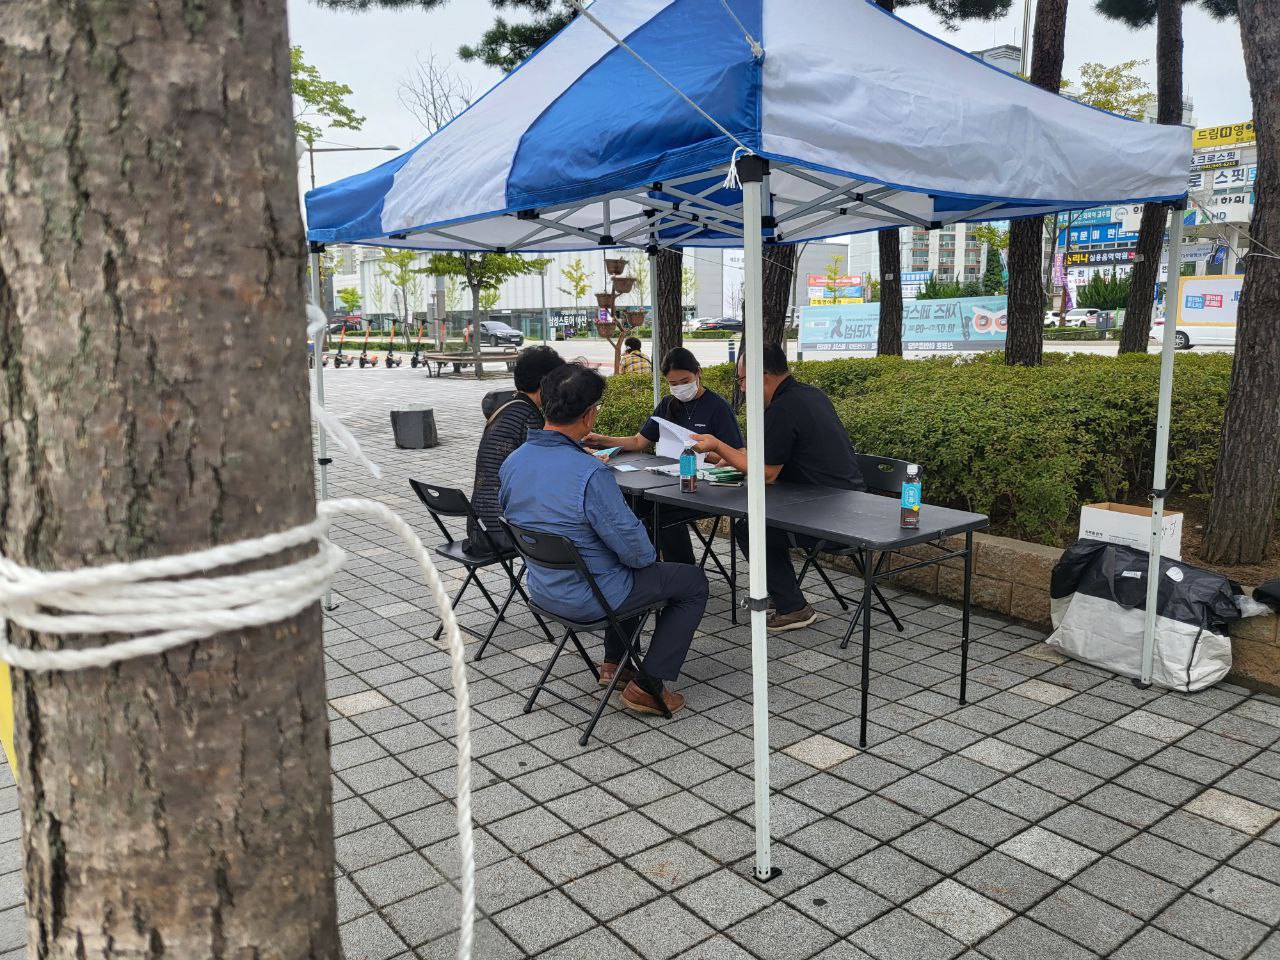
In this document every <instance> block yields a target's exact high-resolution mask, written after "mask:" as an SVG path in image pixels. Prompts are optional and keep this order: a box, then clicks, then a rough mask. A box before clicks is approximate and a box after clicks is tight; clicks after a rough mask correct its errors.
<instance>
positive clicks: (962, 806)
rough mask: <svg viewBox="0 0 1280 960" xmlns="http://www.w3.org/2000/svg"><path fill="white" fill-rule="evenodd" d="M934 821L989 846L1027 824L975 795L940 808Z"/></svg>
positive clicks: (1005, 838) (998, 842) (1018, 830)
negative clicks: (950, 805)
mask: <svg viewBox="0 0 1280 960" xmlns="http://www.w3.org/2000/svg"><path fill="white" fill-rule="evenodd" d="M1067 809H1071V808H1067ZM937 821H938V823H941V824H943V825H944V826H947V827H950V828H951V829H952V830H955V831H956V832H957V833H962V834H964V835H965V836H966V837H969V838H970V839H971V840H977V841H978V842H979V843H982V844H986V845H987V846H989V847H994V846H997V845H998V844H1000V843H1002V842H1004V841H1005V840H1008V839H1009V838H1010V837H1011V836H1013V835H1014V834H1015V833H1018V832H1020V831H1022V830H1025V829H1026V828H1027V827H1028V826H1030V824H1028V823H1027V821H1025V820H1023V819H1022V818H1021V817H1015V816H1014V815H1013V814H1011V813H1006V812H1005V811H1004V810H1001V809H1000V808H999V807H994V806H992V805H991V804H989V803H987V802H986V801H985V800H979V799H978V798H977V797H970V798H969V799H968V800H965V801H964V802H963V803H959V804H956V806H954V807H952V808H951V809H949V810H944V811H943V812H942V813H940V814H938V817H937Z"/></svg>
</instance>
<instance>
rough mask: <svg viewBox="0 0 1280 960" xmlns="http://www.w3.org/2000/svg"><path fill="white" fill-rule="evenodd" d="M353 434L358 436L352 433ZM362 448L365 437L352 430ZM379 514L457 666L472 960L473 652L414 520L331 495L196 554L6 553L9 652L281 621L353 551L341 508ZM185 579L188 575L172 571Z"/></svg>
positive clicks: (462, 957) (142, 643)
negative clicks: (57, 560)
mask: <svg viewBox="0 0 1280 960" xmlns="http://www.w3.org/2000/svg"><path fill="white" fill-rule="evenodd" d="M348 436H350V435H349V434H348ZM351 440H352V443H353V444H355V448H356V450H357V451H358V450H359V444H356V443H355V440H354V437H352V438H351ZM343 516H348V517H349V516H355V517H364V518H366V519H368V520H372V521H376V522H380V523H382V524H384V525H385V526H386V527H387V528H388V529H389V530H391V531H392V532H394V533H395V534H397V535H398V536H399V537H400V539H401V540H402V541H403V542H404V544H405V546H406V547H408V549H409V552H410V554H411V555H412V556H413V559H414V560H416V561H417V563H418V566H419V567H420V568H421V570H422V576H423V580H424V581H425V582H426V585H427V587H428V589H429V590H430V592H431V596H432V599H434V600H435V603H436V606H437V607H438V608H439V611H440V618H441V620H442V621H443V622H444V635H445V637H446V638H447V640H448V647H449V658H450V664H451V667H452V670H451V675H452V679H453V691H454V704H455V715H456V721H457V733H458V850H459V859H460V860H461V863H462V868H461V877H460V883H461V887H462V890H461V893H462V918H461V926H460V929H459V931H458V952H457V956H458V960H469V958H470V957H471V949H472V943H473V939H474V929H475V909H476V892H475V842H474V838H473V837H472V831H471V700H470V696H469V694H468V692H467V671H466V655H465V650H464V647H463V643H462V635H461V633H460V632H459V630H458V621H457V618H456V617H455V616H454V613H453V605H452V603H451V602H450V600H449V595H448V594H447V593H446V592H445V588H444V584H443V582H442V581H441V579H440V574H439V573H438V572H437V570H436V568H435V565H434V564H433V563H432V562H431V555H430V553H428V551H427V548H426V547H424V546H423V544H422V541H421V540H420V539H418V535H417V534H416V533H414V532H413V528H412V527H410V526H409V524H408V523H407V522H406V521H405V520H404V519H403V518H402V517H400V516H399V515H398V514H397V513H395V512H394V511H393V510H391V508H390V507H387V506H386V505H385V504H382V503H378V502H376V501H373V500H360V499H340V500H326V501H322V502H321V503H319V504H317V505H316V519H315V520H313V521H311V522H310V523H305V524H302V525H300V526H297V527H293V528H292V529H290V530H283V531H281V532H279V533H270V534H267V535H266V536H263V537H257V538H254V539H252V540H241V541H238V542H236V543H229V544H225V545H222V546H217V547H210V548H208V549H205V550H197V551H194V552H191V553H185V554H178V555H175V556H170V557H158V558H155V559H148V560H136V561H132V562H127V563H112V564H108V565H105V566H101V567H86V568H84V569H81V570H68V571H61V572H52V573H50V572H45V571H41V570H33V569H31V568H29V567H24V566H22V565H20V564H17V563H15V562H13V561H12V560H8V559H6V558H4V557H0V660H3V661H4V662H5V663H7V664H9V665H10V666H12V667H17V668H18V669H20V670H27V671H32V672H48V671H70V670H87V669H92V668H98V667H107V666H111V665H112V664H116V663H122V662H124V661H126V660H135V659H138V658H140V657H149V656H156V655H159V654H163V653H165V652H166V651H168V650H172V649H174V648H176V647H180V646H183V645H185V644H188V643H192V642H194V641H197V640H203V639H207V638H209V637H213V636H215V635H217V634H220V633H226V632H232V631H237V630H244V629H248V628H250V627H258V626H265V625H267V624H271V623H278V622H280V621H282V620H287V619H288V618H290V617H293V616H295V615H297V614H299V613H301V612H302V611H303V610H305V609H306V608H307V607H309V606H310V605H311V604H313V603H315V602H316V601H318V600H319V599H320V598H321V596H323V594H324V592H325V590H326V589H327V587H328V583H329V580H330V578H331V577H332V576H333V575H334V574H335V573H336V572H337V571H338V569H339V567H341V565H342V561H343V559H344V558H345V556H346V554H345V552H344V551H343V550H342V549H341V548H339V547H338V546H336V545H335V544H333V543H332V542H331V541H330V540H329V530H330V527H331V526H332V524H333V521H334V520H335V519H336V518H338V517H343ZM311 543H314V544H315V545H316V550H315V552H314V553H311V554H310V555H309V556H306V557H303V558H302V559H300V560H296V561H293V562H291V563H288V564H285V565H282V566H274V567H271V568H269V569H266V570H259V571H253V572H251V573H243V574H229V575H224V576H214V577H199V576H193V575H197V574H202V573H206V572H210V571H214V570H219V569H223V568H226V567H230V566H234V565H236V564H240V563H245V562H248V561H251V560H262V559H266V558H269V557H277V556H278V555H279V554H281V553H282V552H284V551H286V550H293V549H296V548H299V547H305V546H306V545H307V544H311ZM183 577H187V578H190V579H175V578H183ZM7 622H12V623H14V624H16V625H17V626H19V627H22V628H24V629H27V630H32V631H36V632H39V633H43V634H51V635H55V636H66V635H75V634H133V635H134V636H131V637H130V638H129V639H126V640H120V641H117V642H114V643H108V644H104V645H102V646H98V647H89V648H85V649H63V650H33V649H28V648H25V647H15V646H13V645H12V644H11V643H10V642H9V637H8V629H7Z"/></svg>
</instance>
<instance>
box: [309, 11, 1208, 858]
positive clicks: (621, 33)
mask: <svg viewBox="0 0 1280 960" xmlns="http://www.w3.org/2000/svg"><path fill="white" fill-rule="evenodd" d="M573 2H574V3H575V6H579V4H578V2H577V0H573ZM579 8H580V9H582V8H581V6H580V7H579ZM583 13H584V15H583V16H580V17H578V18H577V19H576V20H574V21H573V22H572V23H570V24H569V26H567V27H566V28H565V29H564V30H563V31H561V32H560V33H559V34H558V35H557V36H555V37H554V38H553V39H552V40H550V41H549V42H548V43H547V44H546V45H544V46H543V47H542V48H541V49H540V50H539V51H538V52H537V53H535V54H534V55H533V56H532V57H530V58H529V59H528V60H527V61H525V63H523V64H522V65H521V66H520V67H519V68H517V69H516V70H514V71H513V72H512V73H511V74H509V75H508V76H506V77H505V78H504V79H503V80H501V81H500V82H499V83H498V84H497V85H495V86H494V87H493V88H492V89H491V90H489V92H488V93H486V94H485V95H484V96H483V97H481V98H480V99H478V100H477V101H476V102H475V103H473V104H472V105H471V106H470V108H468V109H467V111H466V112H464V113H463V114H461V115H460V116H458V117H457V118H456V119H455V120H454V121H453V122H452V123H450V124H449V125H448V126H446V127H444V128H442V129H441V130H439V131H438V132H437V133H435V134H434V135H433V136H432V137H430V138H428V139H427V140H425V141H423V142H422V143H420V144H418V145H417V146H416V147H414V148H413V149H411V150H409V151H408V152H406V153H404V154H402V155H401V156H398V157H396V158H395V159H393V160H391V161H389V162H387V163H384V164H382V165H380V166H378V167H375V168H374V169H372V170H370V171H368V172H367V173H363V174H359V175H357V176H353V177H348V178H346V179H344V180H341V181H338V182H337V183H333V184H330V185H328V186H324V187H320V188H319V189H316V190H312V191H311V192H310V193H308V194H307V200H306V203H307V220H308V223H309V224H310V228H309V231H308V237H309V239H310V240H311V241H312V242H313V244H325V243H357V244H371V245H377V246H388V247H407V248H414V249H422V250H451V251H462V250H472V251H491V252H514V251H530V252H539V251H548V250H553V251H554V250H584V249H595V248H618V247H624V248H625V247H632V248H636V249H641V250H647V251H648V252H649V254H650V256H651V257H653V256H656V253H657V250H658V249H659V248H661V247H665V246H671V245H679V246H705V247H744V248H745V253H746V258H745V263H746V270H745V284H744V293H745V301H746V311H745V313H746V363H747V383H748V387H747V390H746V394H747V444H748V466H749V469H748V504H749V519H750V524H749V528H750V529H749V538H750V543H749V546H750V553H751V556H754V557H760V556H763V555H764V462H763V451H764V446H763V443H762V442H761V434H762V425H763V417H764V407H763V400H762V391H761V345H762V324H761V269H760V258H761V251H762V247H763V244H765V243H795V242H800V241H804V240H814V239H819V238H823V237H832V236H839V235H843V234H848V233H855V232H859V231H866V230H880V229H884V228H886V227H891V226H894V227H896V226H920V227H926V228H937V227H941V226H944V225H946V224H950V223H956V222H960V221H965V222H972V221H980V220H1007V219H1011V218H1016V217H1022V216H1031V215H1040V214H1048V213H1055V212H1057V211H1061V210H1070V209H1083V208H1088V207H1093V206H1098V205H1103V204H1110V203H1117V204H1118V203H1134V202H1139V201H1165V202H1169V203H1170V204H1171V205H1172V206H1176V205H1177V204H1178V203H1179V201H1182V200H1183V199H1184V198H1185V195H1186V190H1187V170H1188V167H1189V164H1190V158H1191V142H1190V136H1189V132H1188V131H1187V130H1186V129H1184V128H1179V127H1167V126H1155V125H1151V124H1144V123H1137V122H1133V121H1130V120H1127V119H1125V118H1122V117H1118V116H1114V115H1112V114H1109V113H1105V112H1103V111H1100V110H1096V109H1094V108H1092V107H1088V106H1083V105H1081V104H1078V103H1075V102H1073V101H1071V100H1067V99H1065V98H1063V97H1060V96H1057V95H1055V94H1051V93H1048V92H1046V91H1044V90H1041V89H1039V88H1038V87H1035V86H1032V85H1031V84H1028V83H1026V82H1024V81H1022V80H1020V79H1018V78H1016V77H1012V76H1010V75H1008V74H1005V73H1003V72H1001V71H1000V70H997V69H996V68H994V67H992V66H990V65H988V64H986V63H983V62H982V61H980V60H978V59H976V58H974V57H972V56H970V55H969V54H967V53H964V52H963V51H961V50H958V49H956V48H954V47H951V46H949V45H948V44H946V43H943V42H942V41H940V40H938V39H936V38H934V37H931V36H929V35H928V34H925V33H923V32H922V31H920V30H918V29H916V28H915V27H912V26H911V25H909V24H907V23H905V22H903V21H901V20H898V19H897V18H896V17H894V16H893V15H891V14H889V13H886V12H885V11H883V10H882V9H880V8H879V7H877V6H875V5H874V4H872V3H869V2H865V0H864V2H859V0H807V2H805V3H804V4H798V3H796V2H794V0H596V2H595V3H593V4H592V5H591V6H590V7H588V8H586V9H585V10H584V11H583ZM1172 222H1173V227H1172V229H1171V231H1170V232H1171V234H1172V236H1171V238H1170V239H1171V250H1172V254H1171V257H1170V260H1171V276H1176V274H1177V270H1176V266H1177V247H1178V244H1179V242H1180V234H1181V224H1182V218H1181V216H1180V215H1179V216H1175V217H1174V218H1173V221H1172ZM313 273H314V271H313ZM656 275H657V271H656V270H651V271H650V277H651V278H655V280H656ZM654 302H655V303H656V302H657V298H656V296H655V297H654ZM1173 331H1174V325H1173V324H1168V325H1167V326H1166V332H1167V337H1166V340H1167V344H1166V357H1165V365H1164V367H1163V368H1162V377H1161V397H1160V400H1161V407H1160V410H1161V415H1160V423H1159V431H1160V432H1159V434H1158V442H1157V469H1156V482H1155V486H1156V487H1157V488H1159V487H1162V486H1163V484H1164V477H1163V462H1164V457H1163V452H1164V449H1165V446H1166V444H1167V432H1168V405H1169V400H1168V397H1169V384H1170V382H1171V376H1172V346H1173V341H1172V336H1173ZM655 332H656V326H655ZM659 349H660V347H659V345H658V344H657V343H655V344H654V347H653V355H654V356H655V357H656V356H658V351H659ZM655 366H656V365H655ZM316 373H317V375H319V374H320V373H321V368H320V366H317V367H316ZM656 386H657V374H656V372H655V389H656ZM1155 503H1156V512H1157V516H1156V517H1155V518H1153V537H1154V538H1155V540H1154V542H1155V544H1156V545H1157V547H1156V548H1154V549H1153V551H1152V556H1153V562H1154V563H1158V559H1159V553H1160V551H1159V549H1158V537H1159V530H1160V523H1159V516H1158V514H1159V511H1160V509H1161V507H1162V498H1161V497H1159V496H1157V498H1156V501H1155ZM1154 586H1155V580H1154V577H1152V578H1151V587H1152V589H1153V591H1154ZM1151 599H1152V600H1153V599H1154V598H1151ZM749 604H750V607H751V637H752V654H753V655H752V665H753V672H754V711H755V732H754V736H755V768H756V807H755V810H756V837H757V846H756V875H757V877H759V878H760V879H767V878H768V877H769V876H770V875H771V863H770V854H769V773H768V769H769V737H768V682H767V656H766V634H765V605H766V590H765V577H764V566H763V564H759V563H753V564H751V565H750V601H749ZM1148 616H1149V619H1150V618H1152V617H1153V616H1154V602H1149V603H1148ZM1149 647H1150V632H1149V634H1148V647H1147V649H1145V650H1144V654H1145V657H1144V665H1145V666H1146V676H1149V673H1150V649H1149Z"/></svg>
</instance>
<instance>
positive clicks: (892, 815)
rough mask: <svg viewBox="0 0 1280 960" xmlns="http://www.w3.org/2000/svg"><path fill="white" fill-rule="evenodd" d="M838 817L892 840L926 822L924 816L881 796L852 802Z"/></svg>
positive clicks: (877, 837) (878, 837)
mask: <svg viewBox="0 0 1280 960" xmlns="http://www.w3.org/2000/svg"><path fill="white" fill-rule="evenodd" d="M836 816H837V818H838V819H840V820H842V821H843V822H845V823H847V824H849V825H850V826H852V827H855V828H856V829H858V830H861V831H862V832H863V833H866V834H868V835H869V836H873V837H875V838H876V839H878V840H892V839H893V838H894V837H897V836H900V835H902V834H904V833H906V832H907V831H908V830H911V829H912V828H914V827H917V826H919V825H920V824H922V823H924V817H922V816H920V814H918V813H916V812H915V811H913V810H908V809H907V808H906V807H902V806H899V805H898V804H896V803H893V802H892V801H889V800H886V799H885V798H883V797H880V796H870V797H867V798H866V799H865V800H859V801H858V802H857V803H851V804H850V805H849V806H847V807H845V808H844V809H843V810H841V811H840V812H839V813H837V814H836Z"/></svg>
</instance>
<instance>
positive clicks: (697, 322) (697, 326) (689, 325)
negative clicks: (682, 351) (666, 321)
mask: <svg viewBox="0 0 1280 960" xmlns="http://www.w3.org/2000/svg"><path fill="white" fill-rule="evenodd" d="M715 319H716V318H715V317H694V318H693V319H692V320H686V321H685V322H684V332H685V333H693V331H695V330H701V329H702V327H703V324H707V323H713V322H715Z"/></svg>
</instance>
